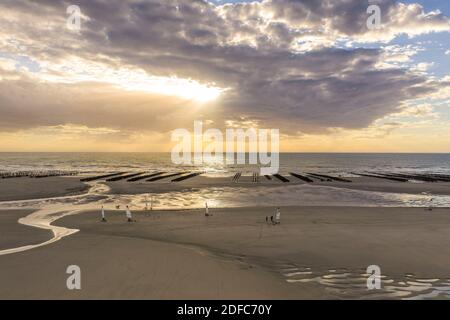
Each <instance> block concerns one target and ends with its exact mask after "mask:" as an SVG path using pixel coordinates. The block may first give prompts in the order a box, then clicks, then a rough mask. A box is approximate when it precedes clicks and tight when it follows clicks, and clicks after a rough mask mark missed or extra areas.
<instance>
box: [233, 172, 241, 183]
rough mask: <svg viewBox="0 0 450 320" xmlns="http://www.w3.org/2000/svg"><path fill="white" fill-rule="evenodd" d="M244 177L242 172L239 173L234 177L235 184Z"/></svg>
mask: <svg viewBox="0 0 450 320" xmlns="http://www.w3.org/2000/svg"><path fill="white" fill-rule="evenodd" d="M241 176H242V172H237V173H236V174H235V175H234V177H233V182H238V181H239V179H240V178H241Z"/></svg>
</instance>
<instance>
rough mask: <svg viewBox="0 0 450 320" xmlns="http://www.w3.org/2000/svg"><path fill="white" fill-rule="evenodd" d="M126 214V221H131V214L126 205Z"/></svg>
mask: <svg viewBox="0 0 450 320" xmlns="http://www.w3.org/2000/svg"><path fill="white" fill-rule="evenodd" d="M126 215H127V221H128V222H133V216H132V215H131V211H130V208H129V207H128V206H127V211H126Z"/></svg>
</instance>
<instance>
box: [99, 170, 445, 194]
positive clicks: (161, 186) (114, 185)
mask: <svg viewBox="0 0 450 320" xmlns="http://www.w3.org/2000/svg"><path fill="white" fill-rule="evenodd" d="M284 176H285V177H287V178H288V179H289V180H290V182H289V183H283V182H281V181H280V180H278V179H276V178H272V180H267V179H266V178H265V177H260V182H258V183H257V182H252V177H251V176H242V177H241V178H240V179H239V181H238V182H233V181H232V177H220V178H218V177H205V176H199V177H195V178H192V179H189V180H185V181H182V182H176V183H174V182H170V180H171V179H164V180H161V181H158V182H145V181H139V182H127V181H116V182H106V183H105V184H106V185H108V186H109V187H110V188H111V193H112V194H142V193H164V192H171V191H185V190H193V189H199V188H211V187H240V188H251V187H255V186H268V187H270V186H280V185H283V186H290V185H301V184H305V182H303V181H301V180H299V179H297V178H296V177H292V176H290V175H284ZM349 179H350V180H351V181H352V182H350V183H347V182H339V181H331V182H329V181H320V180H316V179H314V182H313V183H310V185H311V186H327V187H335V188H344V189H352V190H364V191H377V192H390V193H408V194H423V193H428V194H433V195H450V182H425V183H414V182H396V181H391V180H384V179H377V178H370V177H352V178H349Z"/></svg>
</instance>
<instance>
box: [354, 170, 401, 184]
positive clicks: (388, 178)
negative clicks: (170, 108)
mask: <svg viewBox="0 0 450 320" xmlns="http://www.w3.org/2000/svg"><path fill="white" fill-rule="evenodd" d="M350 173H351V174H354V175H358V176H362V177H369V178H378V179H386V180H392V181H397V182H408V179H404V178H396V177H389V176H385V175H378V174H377V175H375V174H368V173H356V172H350Z"/></svg>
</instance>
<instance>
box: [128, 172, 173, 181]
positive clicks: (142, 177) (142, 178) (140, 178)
mask: <svg viewBox="0 0 450 320" xmlns="http://www.w3.org/2000/svg"><path fill="white" fill-rule="evenodd" d="M164 173H165V172H163V171H161V172H155V173H152V174H147V175H143V176H139V177H134V178H131V179H128V180H127V181H128V182H135V181H140V180H144V179H148V178H153V177H156V176H159V175H161V174H164Z"/></svg>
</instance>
